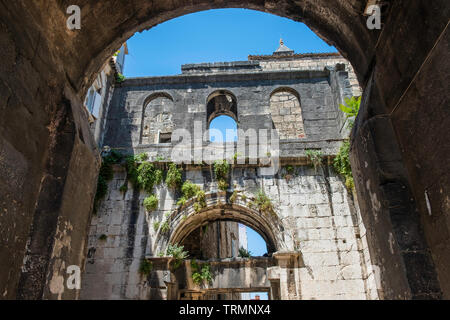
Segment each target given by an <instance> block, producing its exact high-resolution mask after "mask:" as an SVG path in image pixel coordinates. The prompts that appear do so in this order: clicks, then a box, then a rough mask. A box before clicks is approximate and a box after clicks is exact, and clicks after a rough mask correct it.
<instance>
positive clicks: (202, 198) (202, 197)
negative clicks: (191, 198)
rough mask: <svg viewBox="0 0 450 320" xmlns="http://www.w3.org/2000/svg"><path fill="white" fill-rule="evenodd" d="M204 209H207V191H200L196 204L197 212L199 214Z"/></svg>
mask: <svg viewBox="0 0 450 320" xmlns="http://www.w3.org/2000/svg"><path fill="white" fill-rule="evenodd" d="M203 208H206V194H205V191H203V190H200V191H198V192H197V198H196V199H195V203H194V210H195V212H199V211H200V210H202V209H203Z"/></svg>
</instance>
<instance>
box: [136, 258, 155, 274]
mask: <svg viewBox="0 0 450 320" xmlns="http://www.w3.org/2000/svg"><path fill="white" fill-rule="evenodd" d="M152 270H153V263H151V262H150V261H148V260H147V259H145V258H144V259H142V260H141V264H140V265H139V273H140V274H141V275H142V276H149V275H150V273H151V272H152Z"/></svg>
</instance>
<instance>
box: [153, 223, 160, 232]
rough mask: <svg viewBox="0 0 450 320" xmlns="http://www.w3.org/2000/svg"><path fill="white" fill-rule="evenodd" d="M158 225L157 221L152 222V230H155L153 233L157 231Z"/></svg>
mask: <svg viewBox="0 0 450 320" xmlns="http://www.w3.org/2000/svg"><path fill="white" fill-rule="evenodd" d="M160 224H161V223H160V222H159V221H155V222H153V230H155V232H157V231H158V229H159V226H160Z"/></svg>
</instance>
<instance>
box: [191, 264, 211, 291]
mask: <svg viewBox="0 0 450 320" xmlns="http://www.w3.org/2000/svg"><path fill="white" fill-rule="evenodd" d="M191 269H192V281H193V282H194V284H196V285H201V284H203V283H211V282H212V281H213V274H212V273H211V266H210V264H208V263H205V264H203V265H202V266H201V267H200V265H199V264H198V263H197V261H196V260H195V259H194V260H192V261H191Z"/></svg>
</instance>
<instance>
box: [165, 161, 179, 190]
mask: <svg viewBox="0 0 450 320" xmlns="http://www.w3.org/2000/svg"><path fill="white" fill-rule="evenodd" d="M182 181H183V180H182V175H181V170H180V169H178V168H177V165H176V164H175V163H171V164H169V171H168V172H167V177H166V184H167V186H168V187H169V189H172V190H178V189H179V188H180V186H181V183H182Z"/></svg>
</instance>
